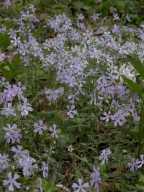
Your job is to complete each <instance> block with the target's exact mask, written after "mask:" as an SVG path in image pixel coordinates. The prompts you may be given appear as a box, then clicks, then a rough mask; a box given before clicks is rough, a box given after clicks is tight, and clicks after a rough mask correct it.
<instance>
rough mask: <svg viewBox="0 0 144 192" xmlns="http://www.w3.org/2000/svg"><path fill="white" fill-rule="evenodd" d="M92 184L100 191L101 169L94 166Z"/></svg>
mask: <svg viewBox="0 0 144 192" xmlns="http://www.w3.org/2000/svg"><path fill="white" fill-rule="evenodd" d="M90 183H91V186H93V187H95V188H96V190H97V192H99V186H100V183H101V176H100V172H99V169H96V168H95V167H94V168H93V171H92V173H91V180H90Z"/></svg>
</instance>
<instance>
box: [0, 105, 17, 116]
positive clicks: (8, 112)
mask: <svg viewBox="0 0 144 192" xmlns="http://www.w3.org/2000/svg"><path fill="white" fill-rule="evenodd" d="M0 114H1V115H4V116H7V117H8V116H16V112H15V109H14V108H13V106H12V103H7V104H5V105H4V107H3V108H2V110H1V112H0Z"/></svg>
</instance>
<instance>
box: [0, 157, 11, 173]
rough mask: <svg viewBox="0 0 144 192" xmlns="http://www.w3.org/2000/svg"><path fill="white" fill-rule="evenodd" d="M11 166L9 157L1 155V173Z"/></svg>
mask: <svg viewBox="0 0 144 192" xmlns="http://www.w3.org/2000/svg"><path fill="white" fill-rule="evenodd" d="M8 166H9V159H8V156H7V155H4V154H3V155H2V154H0V173H1V172H2V171H4V170H6V169H7V168H8Z"/></svg>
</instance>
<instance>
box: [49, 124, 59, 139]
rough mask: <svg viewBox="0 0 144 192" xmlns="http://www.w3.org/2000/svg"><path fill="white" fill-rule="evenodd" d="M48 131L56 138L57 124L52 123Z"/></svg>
mask: <svg viewBox="0 0 144 192" xmlns="http://www.w3.org/2000/svg"><path fill="white" fill-rule="evenodd" d="M49 131H50V133H51V137H52V138H58V134H59V130H58V129H57V125H56V124H53V125H52V126H51V127H50V128H49Z"/></svg>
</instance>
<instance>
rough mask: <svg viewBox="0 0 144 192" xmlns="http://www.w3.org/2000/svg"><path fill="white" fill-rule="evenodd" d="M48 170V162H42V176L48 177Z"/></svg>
mask: <svg viewBox="0 0 144 192" xmlns="http://www.w3.org/2000/svg"><path fill="white" fill-rule="evenodd" d="M48 171H49V168H48V163H46V162H42V174H43V177H44V178H46V177H48Z"/></svg>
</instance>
